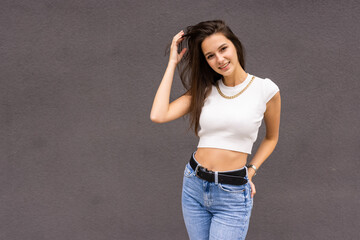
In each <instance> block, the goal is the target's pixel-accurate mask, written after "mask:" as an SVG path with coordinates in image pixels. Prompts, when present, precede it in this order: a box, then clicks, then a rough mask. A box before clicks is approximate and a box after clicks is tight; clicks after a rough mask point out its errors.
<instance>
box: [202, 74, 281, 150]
mask: <svg viewBox="0 0 360 240" xmlns="http://www.w3.org/2000/svg"><path fill="white" fill-rule="evenodd" d="M252 77H253V75H251V74H249V73H248V76H247V78H246V79H245V81H243V82H242V83H240V84H238V85H236V86H234V87H229V86H226V85H225V84H224V83H223V81H222V80H221V79H220V80H218V84H219V88H220V90H221V91H222V92H223V93H224V94H225V95H227V96H232V95H235V94H237V93H238V92H240V91H241V90H242V89H243V88H244V87H246V85H247V84H248V83H249V82H250V80H251V78H252ZM278 91H279V87H278V86H277V85H276V84H275V83H274V82H273V81H271V80H270V79H269V78H265V79H263V78H259V77H256V76H255V78H254V80H253V82H252V83H251V84H250V85H249V87H248V88H247V89H246V90H245V91H244V92H243V93H242V94H240V95H239V96H238V97H236V98H233V99H227V98H224V97H222V96H221V95H220V94H219V92H218V91H217V89H216V86H212V89H211V93H210V94H209V96H208V97H207V98H206V99H205V101H204V106H203V107H202V110H201V114H200V120H199V125H200V130H199V132H198V135H199V137H200V140H199V144H198V146H197V147H198V148H201V147H207V148H221V149H228V150H233V151H238V152H244V153H248V154H251V149H252V146H253V143H254V142H255V141H256V138H257V135H258V131H259V127H260V125H261V122H262V119H263V117H264V112H265V110H266V103H267V102H268V101H269V100H270V99H271V98H272V97H273V96H274V95H275V94H276V93H277V92H278Z"/></svg>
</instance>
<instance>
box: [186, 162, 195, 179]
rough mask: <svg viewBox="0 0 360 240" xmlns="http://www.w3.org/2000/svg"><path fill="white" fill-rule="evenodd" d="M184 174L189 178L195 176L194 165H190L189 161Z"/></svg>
mask: <svg viewBox="0 0 360 240" xmlns="http://www.w3.org/2000/svg"><path fill="white" fill-rule="evenodd" d="M184 176H185V177H188V178H189V177H193V176H195V171H194V169H192V167H191V166H190V164H189V163H188V164H186V166H185V170H184Z"/></svg>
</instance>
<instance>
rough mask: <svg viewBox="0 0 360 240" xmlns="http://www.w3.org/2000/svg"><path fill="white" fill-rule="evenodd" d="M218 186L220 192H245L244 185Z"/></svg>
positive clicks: (223, 184)
mask: <svg viewBox="0 0 360 240" xmlns="http://www.w3.org/2000/svg"><path fill="white" fill-rule="evenodd" d="M218 186H219V188H220V189H221V190H223V191H225V192H230V193H239V192H245V188H246V184H243V185H233V184H226V183H219V184H218Z"/></svg>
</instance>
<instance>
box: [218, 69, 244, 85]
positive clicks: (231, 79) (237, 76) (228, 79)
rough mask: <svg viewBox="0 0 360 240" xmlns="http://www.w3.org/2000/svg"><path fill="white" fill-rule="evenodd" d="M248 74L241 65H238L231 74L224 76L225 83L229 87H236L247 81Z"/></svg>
mask: <svg viewBox="0 0 360 240" xmlns="http://www.w3.org/2000/svg"><path fill="white" fill-rule="evenodd" d="M247 76H248V74H247V73H246V72H245V71H244V69H242V67H241V66H240V65H239V67H237V68H236V69H235V70H234V72H233V73H232V74H231V75H229V76H223V79H224V84H225V85H226V86H229V87H234V86H236V85H238V84H240V83H242V82H243V81H245V79H246V78H247Z"/></svg>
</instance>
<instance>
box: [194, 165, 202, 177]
mask: <svg viewBox="0 0 360 240" xmlns="http://www.w3.org/2000/svg"><path fill="white" fill-rule="evenodd" d="M199 167H201V165H200V164H198V165H197V166H196V168H195V176H197V177H200V176H199V175H198V169H199Z"/></svg>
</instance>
